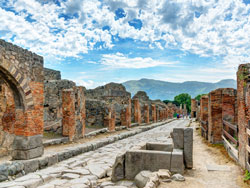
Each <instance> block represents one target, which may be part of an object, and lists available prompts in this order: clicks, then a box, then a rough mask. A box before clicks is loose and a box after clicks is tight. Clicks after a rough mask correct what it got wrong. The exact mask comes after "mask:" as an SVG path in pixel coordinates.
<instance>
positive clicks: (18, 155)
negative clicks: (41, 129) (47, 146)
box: [11, 146, 44, 160]
mask: <svg viewBox="0 0 250 188" xmlns="http://www.w3.org/2000/svg"><path fill="white" fill-rule="evenodd" d="M43 152H44V148H43V146H40V147H37V148H33V149H29V150H17V149H16V150H13V151H12V153H11V156H12V159H14V160H28V159H33V158H36V157H40V156H42V155H43Z"/></svg>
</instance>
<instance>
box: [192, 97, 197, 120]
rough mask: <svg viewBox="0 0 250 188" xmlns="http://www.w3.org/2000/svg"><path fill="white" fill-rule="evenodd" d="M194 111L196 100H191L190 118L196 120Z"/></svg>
mask: <svg viewBox="0 0 250 188" xmlns="http://www.w3.org/2000/svg"><path fill="white" fill-rule="evenodd" d="M196 110H197V104H196V100H195V99H192V100H191V118H196V116H197V114H196V113H197V112H196Z"/></svg>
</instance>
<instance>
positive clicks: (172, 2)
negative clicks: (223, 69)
mask: <svg viewBox="0 0 250 188" xmlns="http://www.w3.org/2000/svg"><path fill="white" fill-rule="evenodd" d="M4 2H5V3H4ZM4 2H2V3H0V23H1V24H0V34H1V38H3V39H6V40H8V41H11V40H13V42H14V43H15V44H17V45H21V46H23V47H25V48H29V49H30V50H32V51H34V52H36V53H39V54H41V55H44V56H46V57H53V56H54V57H79V56H80V55H81V54H82V53H88V51H89V50H93V49H95V47H96V44H99V43H103V45H102V46H101V47H98V48H100V49H101V48H108V49H111V48H113V47H114V44H113V42H112V35H118V36H119V37H121V38H124V39H125V38H132V39H134V40H139V41H146V42H149V47H152V48H154V47H157V48H159V49H166V48H176V49H181V50H182V51H184V52H192V53H194V54H198V55H200V56H209V57H224V60H223V63H224V64H225V65H229V64H230V65H231V66H237V65H238V64H239V63H241V62H247V61H248V60H249V57H250V56H249V54H250V46H249V41H250V35H249V33H250V17H249V12H250V6H249V5H248V6H246V5H245V4H244V3H243V1H242V0H227V1H225V0H211V1H207V0H200V1H191V0H188V1H187V0H168V1H164V0H155V1H145V0H119V1H115V0H104V1H98V0H92V1H87V0H83V1H80V0H67V1H65V2H64V1H60V4H61V6H57V5H56V4H54V3H53V2H52V1H51V2H50V1H46V2H49V3H42V2H43V1H41V0H40V1H35V0H15V1H14V0H13V1H7V0H4ZM6 7H7V8H9V9H12V10H14V11H16V14H15V13H13V12H11V11H9V10H7V9H4V8H6ZM117 8H123V9H124V11H125V13H126V17H124V18H121V19H118V20H115V19H114V16H115V13H114V12H115V10H116V9H117ZM195 12H198V13H199V14H200V17H198V18H196V17H195ZM63 14H67V16H68V17H69V18H65V17H63V16H62V15H63ZM76 15H77V16H76ZM230 15H231V16H230ZM226 17H227V20H226V21H225V20H224V19H225V18H226ZM133 18H137V19H140V20H141V21H142V24H143V25H142V28H141V30H137V29H135V28H134V27H133V26H130V25H129V24H128V21H129V20H132V19H133ZM30 21H32V22H30ZM103 26H109V28H110V31H108V30H105V31H103V30H102V27H103ZM159 41H161V43H159ZM115 57H116V56H115ZM108 58H109V57H108V56H106V57H104V61H103V62H104V63H105V64H106V65H109V64H110V62H105V59H108ZM116 58H117V60H121V61H123V62H124V61H125V60H124V59H126V57H122V56H119V55H118V56H117V57H116ZM134 59H135V60H136V62H138V61H144V65H146V66H148V67H150V65H151V66H152V63H147V62H149V61H151V60H149V59H147V58H141V59H136V58H132V60H134ZM109 60H110V59H109ZM232 60H234V62H233V61H232ZM152 61H154V62H155V64H159V65H161V64H162V62H156V61H155V60H152ZM136 62H134V63H133V66H132V65H130V67H134V68H137V67H142V65H141V64H140V63H136ZM163 63H164V62H163ZM112 64H115V65H116V66H118V67H119V66H120V67H127V66H128V67H129V64H131V63H125V64H121V63H120V65H117V63H112Z"/></svg>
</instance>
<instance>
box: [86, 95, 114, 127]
mask: <svg viewBox="0 0 250 188" xmlns="http://www.w3.org/2000/svg"><path fill="white" fill-rule="evenodd" d="M108 113H109V111H108V105H107V104H106V102H105V101H103V100H97V99H86V126H89V127H91V126H95V127H96V126H98V127H103V126H104V118H105V117H106V116H107V115H108Z"/></svg>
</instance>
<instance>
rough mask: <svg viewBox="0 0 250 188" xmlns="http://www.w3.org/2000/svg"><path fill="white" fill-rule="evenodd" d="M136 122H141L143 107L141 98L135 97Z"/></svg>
mask: <svg viewBox="0 0 250 188" xmlns="http://www.w3.org/2000/svg"><path fill="white" fill-rule="evenodd" d="M133 101H134V109H135V110H134V111H135V112H134V113H135V122H136V123H139V124H141V108H140V102H139V99H134V100H133Z"/></svg>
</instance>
